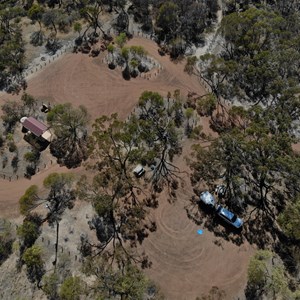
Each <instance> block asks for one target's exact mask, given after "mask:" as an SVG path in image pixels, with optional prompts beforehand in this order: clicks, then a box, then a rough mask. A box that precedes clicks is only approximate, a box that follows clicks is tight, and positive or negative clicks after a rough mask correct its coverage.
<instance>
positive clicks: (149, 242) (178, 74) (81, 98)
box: [0, 38, 253, 300]
mask: <svg viewBox="0 0 300 300" xmlns="http://www.w3.org/2000/svg"><path fill="white" fill-rule="evenodd" d="M129 44H130V45H133V44H135V45H142V46H144V47H145V49H146V50H147V51H148V53H149V55H151V56H152V57H154V58H155V59H156V60H157V61H159V62H160V64H161V65H162V66H163V70H162V71H161V72H160V74H158V75H157V76H154V75H153V76H152V78H151V79H149V80H148V79H144V78H137V79H133V80H130V81H125V80H123V78H122V76H121V72H120V70H119V69H118V70H113V71H111V70H109V69H108V68H107V66H106V65H105V64H103V63H102V58H103V57H102V56H100V57H98V58H91V57H88V56H86V55H82V54H67V55H65V56H63V57H62V58H60V59H59V60H57V61H56V62H53V63H52V64H50V65H49V66H48V67H46V68H45V69H44V70H42V71H40V72H39V73H37V74H36V75H35V76H34V77H32V78H31V79H30V81H29V82H28V90H27V92H28V93H30V94H32V95H33V96H35V97H39V98H41V99H45V100H46V101H51V102H52V101H55V102H60V103H63V102H70V103H73V104H74V105H80V104H83V105H85V106H86V107H87V109H88V111H89V112H90V115H91V119H95V118H96V117H98V116H100V115H102V114H106V115H107V114H111V113H114V112H117V113H118V114H119V115H120V117H122V118H125V117H126V116H127V115H128V114H130V112H131V111H132V109H133V107H134V106H135V104H136V103H137V99H138V97H139V95H140V94H141V92H143V91H144V90H153V91H157V92H160V93H161V94H162V95H167V93H168V91H170V92H173V91H174V90H175V89H180V90H181V92H182V94H183V95H185V94H187V93H188V92H189V91H193V92H196V93H198V94H203V93H205V91H204V89H203V88H202V87H201V86H200V84H199V82H198V80H197V78H193V77H190V76H188V75H187V74H185V73H184V72H183V68H184V63H183V62H180V63H176V64H174V63H173V62H171V61H170V60H169V58H168V57H167V56H164V57H161V56H160V55H159V54H158V52H157V46H156V44H155V43H154V42H152V41H150V40H145V39H139V38H134V39H132V40H131V41H130V42H129ZM9 98H12V97H10V96H7V95H5V96H3V95H0V104H1V102H2V101H3V99H9ZM202 125H204V126H203V127H204V128H207V129H208V126H207V124H206V123H205V122H204V120H202ZM186 149H188V148H186ZM186 151H187V150H186ZM187 153H188V152H187ZM187 153H186V154H187ZM178 163H179V164H182V165H183V164H184V162H183V158H181V159H180V161H178ZM65 170H66V169H62V168H60V167H59V166H57V165H53V166H52V167H51V168H50V169H48V170H46V171H44V172H41V173H40V174H38V175H36V176H34V177H33V178H32V180H30V181H29V180H27V179H20V180H18V181H15V182H8V181H4V180H0V216H2V217H3V216H5V217H17V216H18V205H17V203H18V199H19V198H20V196H21V195H22V194H23V193H24V191H25V189H26V188H28V187H29V186H30V185H32V184H37V185H41V184H42V181H43V179H44V178H45V176H46V175H48V174H49V173H51V172H53V171H65ZM77 172H78V171H77ZM191 195H192V190H191V188H190V187H189V185H188V184H187V185H186V186H185V188H183V189H181V190H179V191H178V199H177V201H176V202H175V203H174V204H170V203H169V202H168V201H167V200H166V198H165V197H161V199H160V205H159V208H158V209H157V210H155V212H154V216H153V218H154V219H155V220H156V221H157V225H158V227H157V231H156V232H155V233H153V234H151V235H150V236H149V238H147V239H146V240H145V242H144V244H143V245H142V247H143V248H144V249H145V250H146V252H147V254H148V255H149V258H150V260H151V261H152V263H153V265H152V267H151V268H150V269H148V270H147V271H146V272H147V274H148V275H149V277H150V278H151V279H153V280H154V281H155V282H156V283H157V284H158V285H159V286H160V287H161V289H162V291H163V293H164V294H165V295H166V299H172V300H175V299H180V300H183V299H187V300H194V299H195V298H196V297H197V296H200V295H201V294H202V293H207V292H208V291H209V290H210V288H211V287H212V286H214V285H216V286H218V287H219V288H220V289H224V290H225V291H226V294H227V297H226V299H235V296H236V295H237V294H240V291H241V290H242V289H243V288H244V285H245V282H246V269H247V263H248V260H249V256H250V255H251V254H252V253H253V250H252V249H251V247H250V246H249V245H248V244H244V245H242V246H240V247H237V246H235V245H233V244H232V243H229V242H226V241H222V247H220V246H217V245H215V244H214V241H215V240H216V238H215V237H214V235H213V233H210V232H208V231H207V230H205V228H202V229H204V234H203V235H197V229H199V228H198V226H197V225H196V224H195V223H193V221H191V220H190V219H188V218H187V215H186V212H185V210H184V206H185V205H186V204H187V202H188V201H189V199H190V197H191Z"/></svg>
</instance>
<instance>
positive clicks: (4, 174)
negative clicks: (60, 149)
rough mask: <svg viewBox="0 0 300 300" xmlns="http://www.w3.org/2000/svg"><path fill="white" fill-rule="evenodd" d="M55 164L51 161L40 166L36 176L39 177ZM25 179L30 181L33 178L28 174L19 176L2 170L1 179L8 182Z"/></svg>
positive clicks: (0, 172) (0, 171)
mask: <svg viewBox="0 0 300 300" xmlns="http://www.w3.org/2000/svg"><path fill="white" fill-rule="evenodd" d="M53 163H54V161H53V160H50V161H49V162H47V163H41V164H39V165H38V167H37V168H36V173H35V174H34V175H37V174H38V173H39V172H41V171H45V170H47V169H49V167H50V166H51V165H52V164H53ZM34 175H32V176H34ZM24 178H27V179H28V180H30V179H31V176H30V175H28V174H27V173H24V174H17V173H13V172H8V171H3V170H0V179H4V180H7V181H16V180H19V179H24Z"/></svg>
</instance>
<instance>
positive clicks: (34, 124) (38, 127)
mask: <svg viewBox="0 0 300 300" xmlns="http://www.w3.org/2000/svg"><path fill="white" fill-rule="evenodd" d="M22 125H23V126H24V127H25V128H26V129H28V130H30V131H31V132H32V133H33V134H34V135H36V136H41V135H42V134H43V133H44V132H45V131H46V130H47V129H48V127H47V125H45V124H44V123H42V122H40V121H38V120H37V119H35V118H33V117H29V118H27V119H26V120H25V121H24V122H23V124H22Z"/></svg>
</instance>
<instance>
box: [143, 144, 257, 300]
mask: <svg viewBox="0 0 300 300" xmlns="http://www.w3.org/2000/svg"><path fill="white" fill-rule="evenodd" d="M190 145H191V142H189V141H187V142H185V147H184V149H183V150H184V151H183V155H182V156H181V157H180V158H178V159H177V160H176V165H177V166H179V167H180V168H181V170H182V171H186V172H187V174H186V175H185V176H183V177H184V178H186V180H184V186H183V187H180V188H179V189H178V191H177V200H175V202H174V203H170V202H169V201H167V198H168V197H166V195H161V197H160V199H159V207H158V208H157V209H156V210H155V211H154V216H153V218H154V220H155V221H156V223H157V231H156V232H154V233H152V234H151V235H150V236H149V237H148V238H147V239H145V241H144V244H143V245H142V248H143V249H144V250H145V251H146V253H147V254H148V256H149V259H150V261H152V266H151V268H150V269H148V270H146V274H147V275H148V276H149V277H150V278H152V279H153V280H154V281H155V282H156V283H157V284H158V285H159V286H160V287H161V290H162V292H163V293H164V294H165V296H166V299H174V300H175V299H178V300H179V299H180V300H194V299H196V297H198V296H201V295H206V294H208V292H209V291H210V290H211V288H212V287H213V286H217V287H218V288H219V289H220V290H224V291H225V293H226V297H225V299H228V300H232V299H235V297H236V296H237V295H240V296H241V298H240V299H243V290H244V288H245V283H246V280H247V274H246V273H247V266H248V262H249V257H250V256H251V255H252V254H253V252H254V249H253V247H252V246H251V245H249V244H248V243H247V242H245V243H244V244H242V245H241V246H236V245H234V244H233V243H232V242H227V241H225V240H223V239H222V238H218V237H216V236H215V235H214V234H213V233H212V232H210V231H208V230H207V229H206V228H205V227H203V226H198V225H196V224H195V223H194V222H193V221H192V220H190V219H189V218H188V216H187V213H186V211H185V206H186V205H188V203H189V201H190V199H191V197H192V196H195V194H194V193H193V190H192V187H191V185H190V183H189V176H187V175H188V169H187V167H186V164H185V162H184V156H185V155H188V154H189V153H190ZM219 226H220V225H219ZM198 229H202V230H203V234H202V235H199V234H197V230H198Z"/></svg>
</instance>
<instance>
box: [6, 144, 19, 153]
mask: <svg viewBox="0 0 300 300" xmlns="http://www.w3.org/2000/svg"><path fill="white" fill-rule="evenodd" d="M8 150H9V152H15V151H16V150H17V146H16V144H15V143H14V142H9V144H8Z"/></svg>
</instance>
